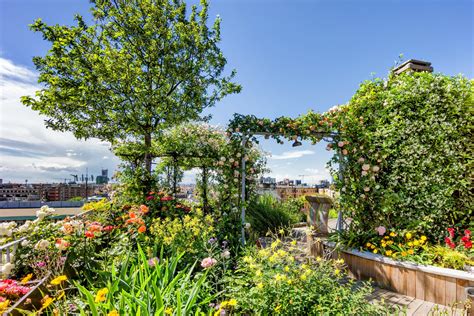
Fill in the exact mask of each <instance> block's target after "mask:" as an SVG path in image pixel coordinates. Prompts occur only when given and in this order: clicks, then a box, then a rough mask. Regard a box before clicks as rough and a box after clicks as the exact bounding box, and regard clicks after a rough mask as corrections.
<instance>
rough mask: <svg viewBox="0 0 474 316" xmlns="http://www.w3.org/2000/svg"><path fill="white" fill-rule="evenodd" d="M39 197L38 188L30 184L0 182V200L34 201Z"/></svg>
mask: <svg viewBox="0 0 474 316" xmlns="http://www.w3.org/2000/svg"><path fill="white" fill-rule="evenodd" d="M39 199H40V193H39V191H38V189H37V188H34V187H33V186H31V185H25V184H17V183H9V184H0V201H35V200H39Z"/></svg>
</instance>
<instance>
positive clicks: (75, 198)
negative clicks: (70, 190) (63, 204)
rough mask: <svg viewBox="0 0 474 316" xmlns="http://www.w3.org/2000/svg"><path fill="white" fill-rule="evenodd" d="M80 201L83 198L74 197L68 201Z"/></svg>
mask: <svg viewBox="0 0 474 316" xmlns="http://www.w3.org/2000/svg"><path fill="white" fill-rule="evenodd" d="M82 200H84V198H83V197H82V196H75V197H72V198H70V199H69V200H68V201H70V202H80V201H82Z"/></svg>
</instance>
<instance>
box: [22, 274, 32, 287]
mask: <svg viewBox="0 0 474 316" xmlns="http://www.w3.org/2000/svg"><path fill="white" fill-rule="evenodd" d="M32 277H33V273H30V274H28V275H27V276H25V277H24V278H23V279H21V282H20V283H21V284H25V283H26V282H28V281H29V280H31V278H32Z"/></svg>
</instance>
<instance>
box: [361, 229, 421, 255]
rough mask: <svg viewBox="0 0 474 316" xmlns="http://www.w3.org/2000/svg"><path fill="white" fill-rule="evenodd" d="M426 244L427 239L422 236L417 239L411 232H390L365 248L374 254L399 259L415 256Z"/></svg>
mask: <svg viewBox="0 0 474 316" xmlns="http://www.w3.org/2000/svg"><path fill="white" fill-rule="evenodd" d="M426 244H427V237H426V236H424V235H422V236H420V237H419V238H417V237H416V236H415V234H414V233H412V232H407V233H405V234H399V233H396V232H393V231H392V232H389V233H388V234H386V235H385V236H380V240H376V241H372V242H368V243H366V244H365V248H366V249H367V250H369V251H371V252H372V253H375V254H377V253H380V254H382V255H384V256H387V257H392V258H399V257H407V256H411V255H415V254H417V253H418V252H419V251H420V250H422V249H424V248H425V247H426Z"/></svg>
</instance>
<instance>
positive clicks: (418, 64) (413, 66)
mask: <svg viewBox="0 0 474 316" xmlns="http://www.w3.org/2000/svg"><path fill="white" fill-rule="evenodd" d="M405 71H427V72H433V67H431V63H429V62H427V61H422V60H416V59H410V60H407V61H406V62H404V63H403V64H401V65H399V66H398V67H396V68H395V69H393V72H394V73H395V74H396V75H399V74H401V73H402V72H405Z"/></svg>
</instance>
